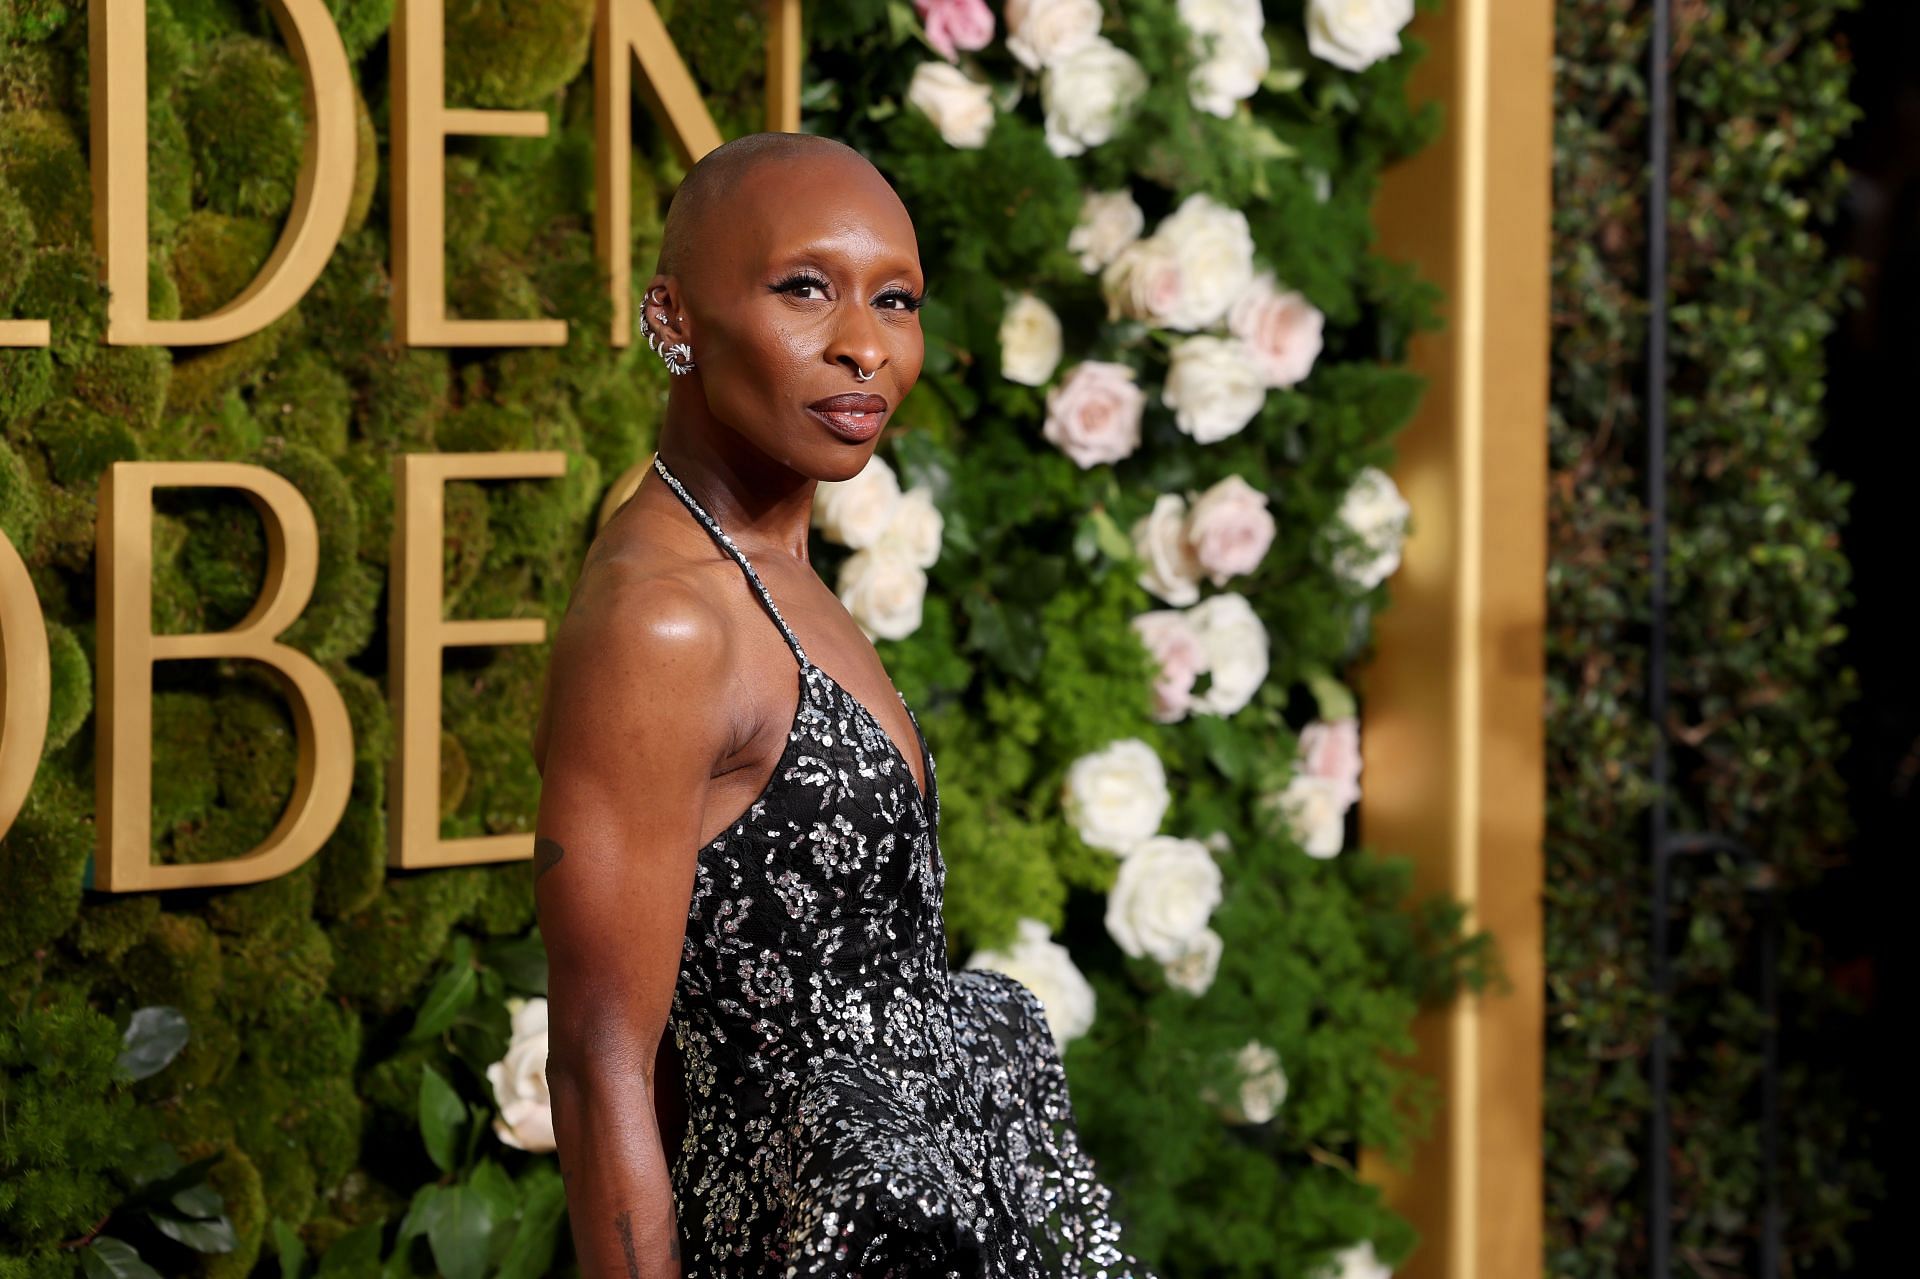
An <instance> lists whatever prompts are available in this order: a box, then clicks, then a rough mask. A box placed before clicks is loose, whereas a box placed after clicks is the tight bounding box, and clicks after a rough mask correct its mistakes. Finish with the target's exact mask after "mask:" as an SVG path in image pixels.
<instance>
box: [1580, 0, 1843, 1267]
mask: <svg viewBox="0 0 1920 1279" xmlns="http://www.w3.org/2000/svg"><path fill="white" fill-rule="evenodd" d="M1846 7H1849V5H1848V4H1846V3H1834V2H1825V3H1821V2H1816V3H1800V2H1799V0H1790V2H1780V3H1774V2H1771V0H1769V2H1765V3H1740V4H1732V3H1711V4H1702V5H1691V6H1676V8H1677V10H1678V12H1679V13H1680V15H1681V21H1680V26H1679V30H1678V32H1677V39H1676V42H1675V47H1676V50H1677V54H1676V59H1675V63H1674V84H1675V88H1676V95H1677V96H1676V103H1675V110H1676V119H1677V129H1678V132H1677V137H1676V141H1675V151H1674V174H1675V186H1674V205H1673V220H1672V223H1671V226H1672V241H1671V243H1672V248H1673V274H1672V283H1671V288H1672V299H1673V304H1674V312H1673V326H1674V327H1673V342H1674V346H1673V358H1674V383H1673V386H1674V391H1673V400H1672V442H1671V445H1670V451H1669V457H1670V466H1669V474H1670V477H1671V486H1672V487H1671V490H1670V510H1671V512H1672V516H1673V523H1672V526H1671V540H1670V549H1669V553H1670V557H1671V558H1670V563H1671V566H1672V590H1673V613H1672V616H1673V630H1672V648H1671V652H1672V655H1673V658H1672V663H1673V664H1672V667H1671V673H1672V690H1673V727H1674V730H1675V736H1676V739H1677V741H1678V743H1679V744H1678V745H1677V746H1676V753H1675V757H1674V761H1675V764H1674V767H1675V772H1674V781H1675V792H1674V796H1675V804H1676V807H1675V810H1674V823H1675V829H1677V830H1703V829H1704V830H1719V831H1723V832H1725V833H1727V834H1730V835H1733V836H1735V837H1737V838H1739V839H1742V840H1745V841H1747V842H1749V843H1750V844H1751V845H1752V846H1753V847H1754V848H1755V849H1756V850H1757V851H1758V852H1759V853H1760V854H1761V856H1762V857H1764V858H1765V859H1767V860H1768V861H1769V862H1771V863H1772V864H1773V866H1775V867H1776V868H1777V869H1778V873H1779V875H1780V876H1781V879H1782V881H1783V884H1784V886H1785V891H1786V892H1787V894H1788V897H1789V903H1790V902H1791V895H1792V893H1793V892H1794V890H1796V889H1799V888H1804V887H1805V886H1806V885H1808V884H1809V883H1810V882H1811V881H1812V880H1813V879H1814V878H1815V877H1816V876H1818V874H1819V873H1820V870H1821V867H1822V866H1823V865H1824V864H1826V863H1828V862H1829V861H1830V859H1831V858H1832V857H1833V856H1834V855H1835V854H1836V852H1837V850H1838V849H1839V848H1840V846H1841V844H1842V842H1843V840H1844V838H1845V836H1846V833H1847V820H1848V819H1847V811H1846V795H1845V790H1844V786H1843V781H1842V778H1841V777H1840V776H1839V774H1838V773H1837V772H1836V771H1835V765H1836V761H1838V759H1839V758H1840V755H1841V746H1842V743H1841V741H1840V737H1839V731H1840V730H1839V715H1840V712H1841V710H1842V709H1843V708H1844V707H1845V706H1846V704H1847V703H1848V701H1849V699H1850V698H1851V697H1852V696H1853V695H1854V690H1853V683H1852V678H1851V675H1850V673H1849V672H1847V671H1844V670H1842V669H1840V667H1839V663H1838V660H1837V657H1836V651H1835V646H1836V644H1837V643H1838V641H1839V639H1840V630H1839V626H1838V623H1837V621H1836V615H1837V613H1838V610H1839V608H1840V606H1841V605H1842V603H1843V602H1844V598H1845V590H1846V586H1847V565H1846V561H1845V560H1844V558H1843V557H1842V556H1841V554H1840V549H1839V528H1840V524H1841V521H1842V519H1843V516H1844V514H1845V503H1846V500H1847V491H1846V487H1845V486H1844V485H1843V484H1841V483H1839V482H1838V481H1836V480H1835V479H1834V478H1833V477H1832V476H1831V475H1828V474H1826V473H1824V472H1822V471H1821V470H1820V469H1819V467H1818V466H1817V464H1816V461H1815V457H1814V453H1813V443H1814V437H1815V436H1816V434H1817V433H1818V432H1819V431H1820V429H1821V427H1822V414H1821V407H1820V406H1821V401H1822V393H1823V388H1822V380H1823V377H1824V375H1825V358H1824V355H1823V342H1824V340H1825V338H1826V335H1827V333H1828V331H1829V329H1830V328H1831V326H1832V324H1833V317H1834V315H1835V313H1836V312H1837V311H1838V309H1839V307H1840V306H1841V305H1842V302H1843V298H1844V289H1845V285H1844V281H1845V269H1844V267H1843V265H1842V264H1841V263H1839V262H1836V261H1834V260H1833V259H1832V257H1831V256H1830V254H1829V252H1828V250H1827V248H1826V247H1825V245H1824V244H1823V243H1822V241H1821V239H1820V236H1819V228H1820V224H1821V223H1822V222H1823V221H1825V220H1826V219H1827V218H1828V217H1829V216H1830V215H1831V212H1832V208H1833V204H1834V200H1835V199H1836V197H1837V195H1838V193H1839V191H1840V189H1841V187H1842V183H1843V180H1844V179H1843V175H1842V174H1841V173H1840V172H1839V170H1838V168H1837V166H1836V164H1835V163H1834V160H1833V151H1834V146H1835V143H1836V140H1837V139H1838V137H1839V136H1840V134H1841V133H1842V132H1844V131H1845V130H1846V128H1847V127H1848V126H1849V124H1850V123H1851V121H1852V119H1853V115H1854V108H1853V107H1852V106H1851V104H1850V103H1849V102H1848V100H1847V80H1848V65H1847V62H1846V60H1845V54H1844V50H1843V49H1842V48H1840V47H1838V46H1837V45H1836V44H1835V43H1834V42H1833V41H1832V39H1831V25H1832V23H1833V19H1834V16H1835V14H1836V13H1837V12H1838V11H1839V10H1841V9H1843V8H1846ZM1647 18H1648V14H1647V6H1645V5H1643V4H1634V3H1630V2H1629V0H1563V3H1561V4H1560V5H1559V8H1558V45H1559V54H1560V58H1559V89H1558V92H1559V112H1558V123H1557V129H1558V133H1557V140H1558V149H1557V155H1556V168H1555V187H1556V190H1555V204H1556V214H1555V218H1556V231H1555V283H1554V324H1555V328H1554V344H1553V360H1554V365H1553V414H1552V460H1553V468H1554V486H1553V507H1552V536H1553V567H1552V573H1551V577H1550V591H1551V597H1550V598H1551V619H1552V620H1551V627H1550V631H1549V636H1548V643H1549V650H1548V652H1549V662H1550V687H1549V696H1550V707H1549V720H1548V726H1549V755H1548V759H1549V783H1548V796H1549V826H1550V838H1549V842H1548V873H1547V883H1548V894H1547V946H1548V953H1547V964H1548V971H1549V988H1548V1022H1547V1024H1548V1045H1549V1052H1548V1097H1547V1159H1548V1227H1549V1249H1548V1257H1547V1264H1548V1269H1549V1273H1551V1274H1553V1275H1555V1276H1569V1277H1571V1276H1579V1277H1581V1279H1590V1277H1591V1279H1598V1277H1600V1276H1616V1275H1639V1274H1644V1273H1646V1253H1645V1238H1644V1225H1645V1214H1644V1208H1645V1203H1646V1183H1645V1180H1644V1155H1645V1124H1646V1116H1647V1106H1648V1100H1649V1098H1648V1094H1647V1088H1646V1082H1645V1081H1646V1061H1645V1051H1646V1038H1647V1035H1648V1033H1649V1030H1650V1026H1651V1022H1650V1019H1649V1018H1650V1014H1651V1012H1652V1009H1651V1008H1650V1006H1649V1003H1648V999H1647V978H1646V942H1645V939H1646V936H1647V931H1648V927H1649V925H1648V917H1647V906H1646V902H1647V892H1648V888H1647V873H1646V863H1647V854H1646V844H1645V830H1646V825H1645V822H1646V813H1647V809H1648V805H1649V802H1650V798H1651V796H1650V790H1649V777H1648V775H1647V768H1648V762H1649V760H1650V758H1651V754H1650V752H1651V748H1652V725H1651V724H1650V722H1649V721H1648V719H1647V717H1646V702H1645V691H1644V690H1645V688H1646V643H1647V637H1646V621H1647V611H1646V609H1647V606H1646V580H1647V573H1648V563H1647V524H1646V510H1645V507H1644V505H1643V504H1642V500H1641V495H1642V493H1643V491H1644V486H1645V466H1644V453H1643V450H1644V444H1645V438H1644V434H1643V418H1642V413H1643V407H1642V406H1643V404H1644V399H1643V390H1642V388H1643V381H1642V379H1643V378H1644V377H1645V365H1644V360H1643V358H1642V351H1643V344H1644V342H1645V339H1646V310H1645V305H1644V302H1643V299H1644V297H1645V293H1646V275H1645V268H1644V254H1645V249H1646V240H1645V227H1644V220H1645V205H1644V198H1645V192H1646V170H1645V157H1646V154H1647V152H1646V144H1647V87H1646V82H1645V77H1644V67H1645V57H1646V51H1647V37H1648V25H1647ZM1676 882H1677V884H1678V885H1679V887H1678V889H1677V893H1676V908H1677V911H1678V912H1679V914H1680V916H1681V917H1683V918H1684V920H1685V921H1686V922H1685V925H1684V927H1683V926H1682V925H1680V924H1676V927H1675V937H1676V939H1677V944H1678V945H1679V947H1680V949H1679V954H1678V959H1677V961H1676V968H1675V976H1676V990H1677V1003H1676V1005H1675V1008H1674V1014H1673V1016H1674V1026H1675V1033H1676V1038H1677V1043H1678V1047H1677V1050H1676V1051H1677V1057H1676V1067H1675V1071H1676V1074H1675V1080H1676V1088H1675V1095H1674V1143H1675V1153H1674V1157H1673V1184H1674V1189H1675V1223H1676V1244H1677V1246H1678V1248H1679V1250H1680V1251H1679V1253H1678V1254H1677V1256H1678V1258H1679V1260H1680V1265H1681V1267H1682V1269H1681V1271H1680V1273H1692V1274H1699V1275H1730V1274H1754V1273H1757V1267H1758V1265H1759V1262H1758V1259H1757V1256H1756V1253H1755V1248H1756V1243H1757V1231H1758V1229H1759V1226H1760V1222H1761V1216H1762V1213H1761V1193H1762V1186H1761V1180H1760V1129H1759V1114H1760V1108H1759V1086H1758V1081H1759V1073H1760V1065H1761V1043H1762V1041H1761V1030H1762V1024H1763V1023H1762V1020H1761V1013H1760V1009H1759V1006H1758V1003H1757V993H1758V984H1757V982H1758V978H1757V975H1756V971H1755V967H1754V965H1755V963H1756V946H1755V940H1756V935H1755V924H1756V917H1755V913H1754V905H1755V902H1754V899H1753V897H1752V895H1751V893H1750V892H1749V891H1748V884H1749V883H1750V876H1749V875H1748V874H1746V873H1745V872H1743V871H1741V870H1740V869H1739V868H1738V867H1736V866H1733V865H1730V864H1726V863H1715V864H1714V865H1712V866H1711V867H1699V868H1684V869H1683V870H1682V871H1681V872H1680V876H1679V878H1678V880H1677V881H1676ZM1792 913H1793V912H1792V908H1791V904H1789V906H1788V908H1787V910H1786V914H1787V915H1788V917H1789V918H1791V916H1792ZM1783 955H1784V959H1783V962H1782V970H1781V978H1782V984H1781V992H1782V999H1783V1009H1784V1012H1785V1014H1786V1023H1785V1025H1784V1027H1783V1035H1784V1048H1783V1060H1785V1061H1786V1062H1787V1063H1788V1065H1787V1068H1786V1073H1785V1075H1784V1079H1783V1085H1784V1091H1783V1094H1782V1098H1781V1114H1782V1115H1783V1117H1784V1124H1785V1130H1784V1138H1785V1139H1784V1142H1783V1145H1782V1158H1781V1167H1780V1175H1781V1178H1782V1183H1781V1185H1782V1196H1783V1203H1784V1205H1785V1208H1786V1223H1785V1224H1786V1239H1787V1247H1788V1250H1789V1254H1790V1258H1791V1264H1792V1266H1793V1269H1794V1272H1795V1273H1807V1274H1825V1273H1831V1272H1833V1271H1834V1270H1835V1269H1837V1268H1840V1266H1841V1265H1842V1264H1843V1263H1844V1262H1845V1261H1846V1260H1847V1258H1848V1249H1847V1232H1848V1227H1849V1226H1850V1225H1851V1224H1852V1223H1853V1222H1854V1221H1856V1220H1858V1218H1859V1216H1860V1215H1861V1213H1862V1212H1863V1211H1864V1210H1865V1208H1866V1206H1867V1204H1868V1203H1869V1202H1870V1199H1871V1196H1872V1192H1873V1188H1874V1186H1875V1182H1876V1177H1875V1175H1874V1173H1873V1171H1872V1168H1871V1166H1870V1165H1869V1164H1867V1163H1866V1162H1865V1160H1864V1158H1863V1154H1862V1150H1863V1147H1862V1142H1863V1140H1864V1138H1863V1128H1864V1127H1865V1124H1866V1117H1865V1116H1864V1115H1862V1114H1861V1113H1860V1110H1859V1107H1858V1104H1857V1102H1856V1101H1855V1100H1854V1099H1853V1097H1852V1096H1851V1094H1850V1092H1849V1090H1848V1088H1847V1087H1846V1085H1845V1084H1844V1082H1843V1079H1844V1076H1843V1074H1842V1073H1841V1070H1840V1067H1841V1066H1842V1065H1843V1064H1844V1063H1838V1062H1835V1061H1833V1060H1832V1058H1831V1055H1830V1053H1829V1052H1828V1051H1827V1050H1826V1049H1825V1048H1824V1045H1823V1040H1824V1036H1823V1035H1822V1034H1821V1027H1822V1026H1823V1025H1825V1024H1831V1021H1830V1019H1831V1018H1833V1017H1835V1016H1837V1015H1842V1014H1843V1009H1841V1008H1840V1007H1839V1001H1838V999H1837V998H1836V996H1835V994H1834V992H1833V991H1832V990H1831V988H1830V986H1829V983H1828V977H1827V974H1826V972H1825V971H1824V969H1823V967H1822V964H1821V957H1820V947H1819V939H1818V938H1817V937H1812V936H1808V935H1806V934H1804V933H1802V932H1799V931H1796V930H1794V929H1792V928H1791V926H1789V929H1788V933H1787V942H1786V944H1785V946H1784V949H1783Z"/></svg>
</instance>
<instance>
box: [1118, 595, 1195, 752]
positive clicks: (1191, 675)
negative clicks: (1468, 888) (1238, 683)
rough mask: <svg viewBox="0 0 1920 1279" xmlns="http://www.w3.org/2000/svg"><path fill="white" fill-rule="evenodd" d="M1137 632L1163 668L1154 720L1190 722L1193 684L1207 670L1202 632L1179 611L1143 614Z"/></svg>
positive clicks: (1156, 685) (1155, 689)
mask: <svg viewBox="0 0 1920 1279" xmlns="http://www.w3.org/2000/svg"><path fill="white" fill-rule="evenodd" d="M1133 629H1134V631H1135V632H1136V633H1138V635H1139V636H1140V642H1141V643H1142V644H1144V645H1145V646H1146V649H1147V651H1148V652H1149V653H1151V654H1153V660H1154V661H1155V662H1157V663H1159V666H1160V673H1159V674H1158V675H1157V676H1155V677H1154V681H1153V718H1154V719H1155V721H1157V722H1158V723H1161V724H1171V723H1173V722H1174V721H1175V720H1179V719H1184V718H1186V715H1187V712H1188V710H1189V709H1190V708H1191V707H1192V705H1193V682H1194V681H1195V680H1196V679H1198V678H1199V677H1200V674H1201V672H1203V671H1205V670H1206V669H1207V650H1206V646H1205V645H1204V644H1203V643H1201V641H1200V634H1199V632H1198V631H1196V630H1194V629H1193V625H1192V623H1190V622H1188V621H1187V617H1186V614H1184V613H1182V612H1181V611H1180V610H1179V609H1177V608H1161V609H1154V610H1153V611H1152V612H1147V613H1141V614H1139V615H1138V616H1136V617H1135V618H1134V619H1133Z"/></svg>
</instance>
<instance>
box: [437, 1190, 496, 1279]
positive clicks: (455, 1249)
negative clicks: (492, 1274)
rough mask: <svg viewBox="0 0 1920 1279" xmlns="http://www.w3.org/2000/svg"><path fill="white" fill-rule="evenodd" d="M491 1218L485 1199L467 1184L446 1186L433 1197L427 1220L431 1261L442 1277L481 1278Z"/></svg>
mask: <svg viewBox="0 0 1920 1279" xmlns="http://www.w3.org/2000/svg"><path fill="white" fill-rule="evenodd" d="M492 1234H493V1218H492V1217H491V1216H489V1215H488V1211H487V1201H486V1199H485V1197H484V1196H482V1195H481V1194H479V1193H478V1192H476V1191H475V1190H474V1189H473V1187H471V1186H448V1187H447V1188H446V1189H444V1190H442V1191H441V1192H440V1195H439V1197H438V1198H436V1199H435V1200H434V1211H433V1213H432V1216H431V1220H430V1221H428V1223H427V1243H428V1245H429V1246H430V1247H431V1248H432V1249H433V1262H434V1265H435V1267H436V1268H437V1269H438V1270H439V1272H440V1273H441V1274H442V1275H443V1276H445V1279H481V1276H482V1275H484V1274H485V1273H486V1270H487V1243H488V1240H489V1238H490V1236H491V1235H492Z"/></svg>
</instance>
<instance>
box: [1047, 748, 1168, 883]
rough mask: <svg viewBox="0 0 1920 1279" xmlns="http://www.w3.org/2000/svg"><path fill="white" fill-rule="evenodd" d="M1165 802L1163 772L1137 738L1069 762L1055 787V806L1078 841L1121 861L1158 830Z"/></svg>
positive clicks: (1149, 750) (1151, 754) (1164, 769)
mask: <svg viewBox="0 0 1920 1279" xmlns="http://www.w3.org/2000/svg"><path fill="white" fill-rule="evenodd" d="M1167 802H1168V795H1167V771H1166V768H1165V766H1164V765H1162V764H1161V762H1160V757H1159V756H1158V755H1156V754H1154V752H1153V747H1151V746H1149V745H1147V744H1146V743H1145V742H1143V741H1141V740H1140V739H1139V738H1137V737H1127V738H1122V739H1121V740H1119V741H1117V742H1111V743H1109V744H1108V745H1106V746H1103V747H1101V748H1100V749H1099V750H1097V751H1089V752H1088V753H1087V754H1085V755H1082V756H1081V757H1080V758H1079V759H1076V760H1074V761H1073V763H1072V765H1070V766H1069V767H1068V769H1067V776H1066V780H1065V781H1064V782H1062V783H1061V787H1060V805H1061V807H1062V809H1064V810H1065V812H1066V815H1067V820H1068V821H1069V822H1071V823H1073V826H1074V829H1075V830H1077V831H1079V832H1080V838H1081V839H1082V840H1084V841H1085V842H1086V843H1088V844H1090V845H1092V846H1093V847H1094V848H1104V849H1106V850H1107V851H1108V852H1110V853H1117V854H1119V855H1120V856H1122V857H1125V856H1127V855H1128V853H1129V852H1130V851H1131V850H1132V849H1133V847H1134V846H1135V845H1136V844H1138V843H1139V842H1140V841H1141V840H1143V839H1145V838H1147V837H1148V836H1149V835H1151V834H1153V833H1154V832H1155V831H1157V830H1159V829H1160V819H1161V818H1163V817H1165V816H1166V814H1167Z"/></svg>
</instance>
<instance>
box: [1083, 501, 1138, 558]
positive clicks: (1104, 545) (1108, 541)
mask: <svg viewBox="0 0 1920 1279" xmlns="http://www.w3.org/2000/svg"><path fill="white" fill-rule="evenodd" d="M1092 519H1093V528H1094V533H1095V535H1096V536H1097V537H1098V538H1099V542H1100V550H1101V552H1102V553H1103V554H1105V555H1106V557H1107V558H1108V559H1110V560H1119V561H1121V562H1125V561H1127V560H1130V559H1132V558H1133V539H1132V538H1130V537H1128V536H1127V534H1126V531H1125V530H1124V529H1122V528H1121V527H1120V525H1119V523H1118V521H1116V520H1115V519H1114V518H1113V516H1112V515H1111V514H1110V513H1108V512H1107V511H1106V510H1105V509H1102V510H1098V511H1095V512H1094V513H1093V515H1092Z"/></svg>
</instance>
